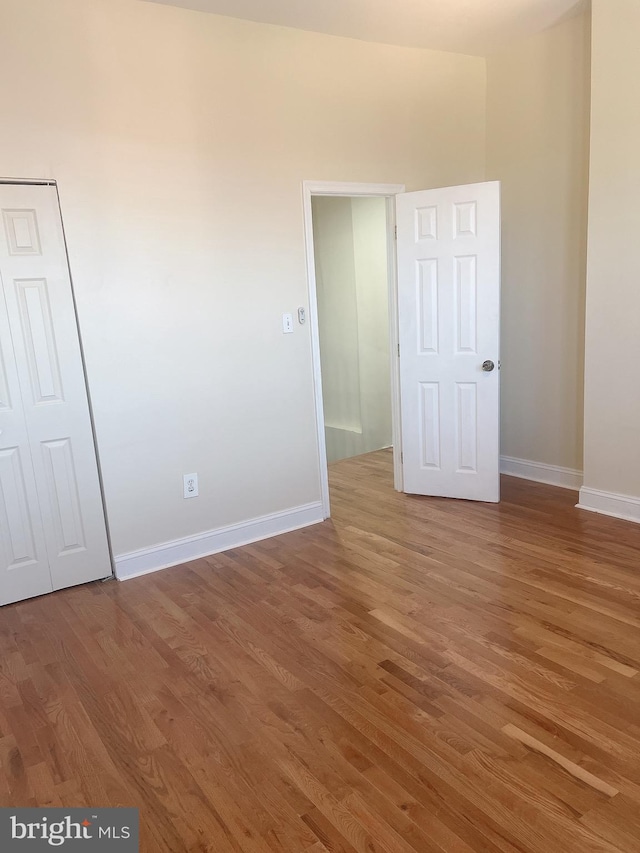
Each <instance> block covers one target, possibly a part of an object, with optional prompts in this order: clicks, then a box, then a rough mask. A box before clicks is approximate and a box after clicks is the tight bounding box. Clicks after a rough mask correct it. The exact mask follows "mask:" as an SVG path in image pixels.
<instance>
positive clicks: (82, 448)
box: [0, 184, 111, 604]
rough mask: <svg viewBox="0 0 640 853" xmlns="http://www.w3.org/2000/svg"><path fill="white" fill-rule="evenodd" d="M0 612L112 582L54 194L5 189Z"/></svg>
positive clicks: (44, 189) (1, 187)
mask: <svg viewBox="0 0 640 853" xmlns="http://www.w3.org/2000/svg"><path fill="white" fill-rule="evenodd" d="M0 208H1V215H2V221H1V222H0V282H1V286H2V294H1V297H0V299H1V304H0V335H1V336H2V363H1V364H0V492H1V493H0V550H1V554H0V559H1V561H2V562H1V563H0V603H2V604H7V603H9V602H11V601H17V600H19V599H22V598H28V597H31V596H34V595H40V594H42V593H43V592H48V591H50V590H56V589H62V588H63V587H68V586H73V585H75V584H79V583H85V582H87V581H92V580H97V579H98V578H103V577H107V576H108V575H110V574H111V561H110V557H109V548H108V544H107V535H106V525H105V518H104V511H103V506H102V497H101V492H100V482H99V477H98V466H97V460H96V453H95V445H94V440H93V432H92V428H91V420H90V415H89V404H88V398H87V391H86V386H85V379H84V371H83V365H82V358H81V352H80V342H79V337H78V329H77V325H76V316H75V310H74V304H73V295H72V291H71V281H70V277H69V270H68V266H67V257H66V250H65V244H64V239H63V233H62V223H61V220H60V211H59V208H58V199H57V193H56V190H55V187H51V186H35V185H31V186H30V185H16V184H0Z"/></svg>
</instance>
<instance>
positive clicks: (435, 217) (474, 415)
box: [396, 182, 500, 502]
mask: <svg viewBox="0 0 640 853" xmlns="http://www.w3.org/2000/svg"><path fill="white" fill-rule="evenodd" d="M396 215H397V225H398V245H397V252H398V324H399V339H400V351H399V355H400V398H401V416H402V453H403V463H402V468H403V479H404V491H405V492H409V493H411V494H420V495H440V496H444V497H451V498H466V499H469V500H478V501H491V502H497V501H499V499H500V476H499V475H500V437H499V435H500V381H499V357H500V355H499V347H500V184H499V183H498V182H490V183H482V184H470V185H468V186H460V187H447V188H444V189H437V190H424V191H421V192H413V193H402V194H400V195H398V196H396Z"/></svg>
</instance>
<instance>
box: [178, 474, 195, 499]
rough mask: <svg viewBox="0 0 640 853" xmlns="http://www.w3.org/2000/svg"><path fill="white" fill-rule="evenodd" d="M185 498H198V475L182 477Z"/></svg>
mask: <svg viewBox="0 0 640 853" xmlns="http://www.w3.org/2000/svg"><path fill="white" fill-rule="evenodd" d="M182 481H183V486H184V496H185V498H197V497H198V475H197V474H184V475H183V477H182Z"/></svg>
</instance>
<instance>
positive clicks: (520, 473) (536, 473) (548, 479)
mask: <svg viewBox="0 0 640 853" xmlns="http://www.w3.org/2000/svg"><path fill="white" fill-rule="evenodd" d="M500 472H501V473H502V474H510V475H511V476H512V477H520V478H521V479H522V480H535V482H536V483H546V484H547V485H549V486H560V487H561V488H563V489H573V490H574V491H576V492H577V491H578V489H580V488H581V487H582V483H583V474H582V471H576V470H575V469H574V468H561V467H560V466H559V465H545V464H543V463H542V462H530V461H529V460H528V459H514V458H513V457H512V456H501V457H500Z"/></svg>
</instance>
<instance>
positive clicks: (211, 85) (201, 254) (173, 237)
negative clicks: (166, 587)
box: [0, 0, 485, 554]
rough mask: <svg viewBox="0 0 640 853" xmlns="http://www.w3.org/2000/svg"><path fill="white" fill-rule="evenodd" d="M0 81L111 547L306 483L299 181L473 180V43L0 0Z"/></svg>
mask: <svg viewBox="0 0 640 853" xmlns="http://www.w3.org/2000/svg"><path fill="white" fill-rule="evenodd" d="M0 79H1V80H2V81H3V82H2V133H1V134H0V163H1V164H2V167H1V169H2V173H3V174H4V175H5V176H11V177H15V176H25V177H35V176H45V177H50V178H55V179H57V180H58V182H59V187H60V196H61V201H62V212H63V217H64V221H65V226H66V231H67V238H68V243H69V254H70V260H71V269H72V274H73V279H74V285H75V289H76V294H77V301H78V310H79V316H80V323H81V330H82V336H83V341H84V346H85V351H86V362H87V368H88V375H89V385H90V391H91V395H92V400H93V406H94V411H95V420H96V428H97V436H98V444H99V449H100V455H101V460H102V468H103V474H104V484H105V490H106V499H107V508H108V513H109V519H110V523H111V530H112V535H113V543H114V548H115V552H116V554H121V553H123V552H129V551H132V550H133V549H139V548H145V547H147V546H150V545H153V544H155V543H159V542H165V541H168V540H173V539H176V538H178V537H184V536H189V535H191V534H196V533H198V532H200V531H206V530H211V529H214V528H217V527H219V526H222V525H226V524H230V523H234V522H240V521H243V520H245V519H250V518H253V517H257V516H261V515H263V514H267V513H271V512H275V511H278V510H283V509H286V508H289V507H293V506H298V505H301V504H305V503H307V502H312V501H316V500H318V499H319V497H320V495H319V482H318V461H317V448H316V438H315V422H314V406H313V391H312V371H311V357H310V342H309V327H308V325H307V326H305V327H300V326H298V325H297V324H296V328H295V332H294V334H293V335H286V336H285V335H283V334H282V331H281V314H282V312H284V311H290V312H295V310H296V308H297V306H299V305H305V304H306V275H305V257H304V242H303V222H302V199H301V182H302V181H303V180H304V179H307V180H338V181H340V180H349V181H379V182H398V183H405V184H406V185H407V189H418V188H421V187H429V186H438V185H445V184H455V183H465V182H468V181H477V180H482V179H483V177H484V167H485V162H484V160H485V158H484V138H485V64H484V61H483V60H481V59H475V58H471V57H462V56H455V55H452V54H444V53H434V52H427V51H420V50H410V49H403V48H394V47H388V46H381V45H373V44H366V43H363V42H359V41H351V40H348V39H339V38H333V37H330V36H323V35H317V34H312V33H304V32H298V31H294V30H287V29H283V28H278V27H269V26H265V25H258V24H252V23H248V22H240V21H235V20H233V19H229V18H222V17H216V16H212V15H204V14H199V13H191V12H186V11H182V10H178V9H174V8H169V7H163V6H158V5H155V4H150V3H142V2H137V0H2V4H1V6H0ZM192 471H197V472H198V473H199V475H200V497H199V498H198V499H196V500H191V501H184V500H183V499H182V474H183V473H184V472H192Z"/></svg>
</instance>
